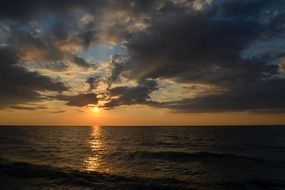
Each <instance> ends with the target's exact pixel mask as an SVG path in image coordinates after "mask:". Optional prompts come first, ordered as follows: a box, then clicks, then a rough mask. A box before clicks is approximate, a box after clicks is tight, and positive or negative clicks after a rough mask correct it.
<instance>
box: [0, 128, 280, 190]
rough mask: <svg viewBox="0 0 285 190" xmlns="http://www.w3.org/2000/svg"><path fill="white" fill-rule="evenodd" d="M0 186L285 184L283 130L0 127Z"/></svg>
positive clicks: (218, 186)
mask: <svg viewBox="0 0 285 190" xmlns="http://www.w3.org/2000/svg"><path fill="white" fill-rule="evenodd" d="M0 189H1V190H5V189H134V190H136V189H171V190H176V189H285V127H281V126H279V127H278V126H267V127H11V126H10V127H8V126H7V127H4V126H2V127H0Z"/></svg>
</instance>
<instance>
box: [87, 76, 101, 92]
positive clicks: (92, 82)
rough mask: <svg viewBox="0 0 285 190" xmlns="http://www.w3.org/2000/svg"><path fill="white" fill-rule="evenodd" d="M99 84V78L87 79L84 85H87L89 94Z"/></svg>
mask: <svg viewBox="0 0 285 190" xmlns="http://www.w3.org/2000/svg"><path fill="white" fill-rule="evenodd" d="M99 82H100V77H89V78H88V79H87V80H86V83H87V84H88V85H89V92H90V91H92V90H94V89H96V87H97V85H98V83H99Z"/></svg>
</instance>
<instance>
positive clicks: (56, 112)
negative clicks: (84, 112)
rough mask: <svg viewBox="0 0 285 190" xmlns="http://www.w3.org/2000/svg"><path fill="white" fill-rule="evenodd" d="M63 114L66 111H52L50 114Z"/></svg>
mask: <svg viewBox="0 0 285 190" xmlns="http://www.w3.org/2000/svg"><path fill="white" fill-rule="evenodd" d="M64 112H66V111H64V110H58V111H52V112H50V113H54V114H59V113H64Z"/></svg>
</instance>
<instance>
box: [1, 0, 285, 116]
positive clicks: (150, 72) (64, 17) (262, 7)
mask: <svg viewBox="0 0 285 190" xmlns="http://www.w3.org/2000/svg"><path fill="white" fill-rule="evenodd" d="M284 8H285V3H284V1H283V0H275V1H268V0H245V1H239V0H229V1H219V0H213V1H212V0H193V1H176V0H166V1H151V0H130V1H121V0H118V1H112V0H81V1H78V0H59V1H46V0H38V1H31V0H27V1H18V0H11V1H3V3H2V6H1V7H0V18H1V19H2V20H1V24H2V27H0V32H1V31H4V29H5V31H6V33H5V35H3V37H1V38H0V43H1V44H4V45H5V46H6V47H7V46H9V47H13V48H10V49H9V48H1V50H0V61H1V62H3V63H5V64H1V65H0V72H1V76H0V79H1V81H0V87H1V89H0V97H3V101H1V103H0V107H5V108H6V107H12V106H13V107H14V108H16V106H18V108H19V109H20V107H19V105H22V104H25V103H28V102H34V101H41V100H43V99H45V98H46V97H45V96H43V95H42V94H43V93H44V92H46V91H52V92H54V93H59V92H62V91H66V90H68V88H67V87H66V86H65V85H64V83H63V82H61V81H59V80H55V79H53V78H49V77H47V76H44V75H43V74H41V73H39V72H32V70H37V69H38V68H41V69H42V68H44V69H49V71H48V73H49V76H59V75H60V74H66V76H64V77H65V79H67V78H68V79H70V78H72V77H73V76H75V77H74V80H73V81H72V82H74V83H73V85H74V86H76V89H75V88H74V89H70V91H79V88H80V89H81V90H80V91H81V92H82V89H86V90H85V93H84V92H82V94H78V95H63V94H60V95H54V97H55V98H56V99H58V100H61V101H66V102H67V105H68V106H78V107H83V106H87V105H88V104H98V103H100V106H102V107H105V108H115V107H117V106H124V105H135V104H142V105H149V106H153V107H156V108H169V109H171V110H173V111H174V112H226V111H248V110H251V111H254V112H258V110H260V111H262V110H263V112H264V110H266V112H269V111H270V110H272V112H277V111H276V110H278V112H281V111H282V110H284V109H283V107H284V98H282V94H284V90H283V89H284V85H285V82H284V80H285V78H284V64H283V62H282V61H283V60H284V53H285V51H284V49H283V48H282V47H283V46H280V47H281V48H276V47H275V48H274V47H273V46H274V45H275V44H276V43H277V41H279V42H281V41H282V40H284V34H285V25H284V24H285V19H284V18H285V17H284ZM47 13H48V14H47ZM47 15H48V16H47ZM5 36H8V37H5ZM100 43H110V44H114V43H119V44H123V46H124V47H125V48H126V49H127V54H124V55H113V56H112V57H111V60H110V62H108V63H107V64H105V65H107V66H106V68H105V66H104V68H103V66H102V67H101V68H102V69H101V70H99V71H98V70H96V68H97V67H99V66H100V63H98V65H97V63H96V67H95V66H94V65H95V64H93V62H92V61H89V60H92V59H89V58H86V57H84V56H80V55H83V54H84V51H86V49H88V50H90V49H92V47H93V45H94V44H100ZM261 44H262V45H261ZM264 47H266V48H264ZM278 47H279V46H278ZM245 52H247V53H245ZM82 53H83V54H82ZM85 53H86V52H85ZM90 56H92V55H90ZM74 65H75V66H76V67H72V68H75V70H71V72H76V71H78V72H77V73H76V74H74V75H72V74H70V72H66V70H68V68H70V67H71V66H74ZM79 68H80V69H79ZM89 68H93V69H90V70H89ZM77 69H78V70H77ZM79 70H80V71H79ZM91 70H92V71H91ZM38 71H42V70H40V69H39V70H38ZM53 72H57V74H54V73H53ZM67 75H69V76H67ZM71 75H72V76H71ZM91 76H93V77H91ZM99 76H100V77H99ZM76 77H78V78H76ZM163 80H168V81H172V82H173V84H177V85H178V84H179V85H187V84H189V85H190V84H191V85H196V86H211V89H215V92H213V91H212V92H211V90H209V91H207V92H204V91H203V93H200V94H197V93H196V95H195V96H191V97H190V94H191V92H189V93H188V92H187V93H186V92H183V93H184V94H183V96H180V95H179V94H178V93H181V92H178V91H177V92H174V93H173V92H172V95H171V97H172V99H169V100H167V96H165V98H166V100H164V101H163V102H158V100H157V99H156V100H157V101H155V100H153V99H152V96H151V94H152V93H153V92H156V96H159V93H161V92H162V91H159V89H161V86H159V85H158V84H159V83H161V81H163ZM66 82H70V81H66ZM84 85H85V86H84ZM87 85H89V88H88V87H87ZM100 85H101V87H100V89H99V90H98V86H100ZM87 88H88V89H87ZM176 89H177V90H178V88H176ZM173 90H175V88H173ZM187 90H188V91H191V90H192V91H194V89H191V88H189V89H187ZM98 91H100V93H98ZM164 91H167V86H166V87H165V89H164ZM92 92H96V94H95V93H92ZM175 93H177V98H176V99H175V101H173V94H175ZM70 94H74V92H71V93H70ZM192 94H195V93H192ZM185 95H189V97H185ZM8 97H9V98H8ZM178 97H179V98H180V99H178ZM101 101H102V102H105V103H104V104H102V105H101ZM280 110H281V111H280Z"/></svg>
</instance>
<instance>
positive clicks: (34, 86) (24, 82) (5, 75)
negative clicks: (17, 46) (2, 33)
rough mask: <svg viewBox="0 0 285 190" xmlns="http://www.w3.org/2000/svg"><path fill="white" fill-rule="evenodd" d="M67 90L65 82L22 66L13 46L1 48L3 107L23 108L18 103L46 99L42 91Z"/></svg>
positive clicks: (0, 88)
mask: <svg viewBox="0 0 285 190" xmlns="http://www.w3.org/2000/svg"><path fill="white" fill-rule="evenodd" d="M67 90H68V87H66V86H65V85H64V83H62V82H60V81H58V80H56V79H52V78H49V77H47V76H43V75H41V74H39V73H38V72H31V71H28V70H27V69H25V68H24V67H22V66H21V62H19V56H18V53H17V52H16V51H15V50H13V49H12V48H8V47H2V48H0V98H1V103H0V107H1V108H9V107H13V108H15V109H17V108H21V107H19V106H17V105H18V104H21V105H22V104H25V103H30V102H37V101H42V100H44V99H45V96H44V95H41V93H40V92H48V91H53V92H62V91H67ZM22 108H23V107H22Z"/></svg>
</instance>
